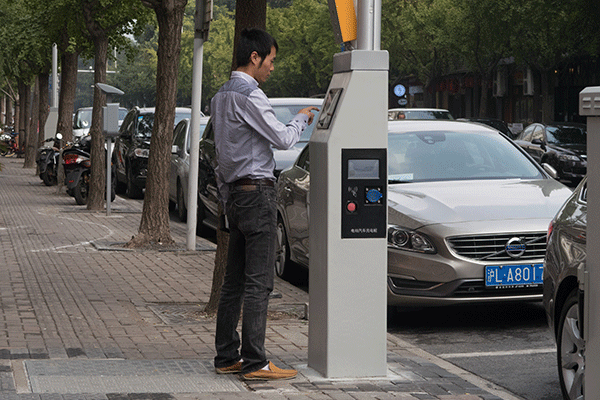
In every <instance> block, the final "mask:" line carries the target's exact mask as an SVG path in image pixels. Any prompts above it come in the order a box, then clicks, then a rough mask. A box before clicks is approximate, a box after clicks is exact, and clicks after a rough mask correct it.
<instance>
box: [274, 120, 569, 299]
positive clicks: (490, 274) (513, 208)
mask: <svg viewBox="0 0 600 400" xmlns="http://www.w3.org/2000/svg"><path fill="white" fill-rule="evenodd" d="M388 126H389V135H388V172H389V173H388V182H389V184H388V304H389V305H393V306H441V305H450V304H457V303H473V302H497V301H529V300H541V298H542V272H543V260H544V254H545V250H546V230H547V227H548V224H549V222H550V220H551V219H552V218H553V217H554V215H555V214H556V212H557V211H558V210H559V208H560V207H561V205H562V204H563V203H564V202H565V200H566V199H567V198H568V197H569V195H570V194H571V190H570V189H569V188H567V187H566V186H564V185H562V184H561V183H559V182H557V181H556V180H554V179H552V178H551V177H550V175H549V174H548V173H546V172H545V170H544V168H543V167H541V166H539V165H538V164H537V163H535V162H534V161H533V159H532V158H531V157H529V156H528V155H527V154H526V153H525V152H523V151H522V150H521V149H520V148H519V147H518V146H516V145H515V144H514V143H513V142H512V141H510V140H509V139H507V138H506V137H504V136H503V135H500V134H499V133H498V131H496V130H494V129H491V128H488V127H486V126H483V125H480V124H474V123H468V122H458V121H402V122H395V121H390V122H389V125H388ZM309 151H310V149H309V148H308V146H307V147H306V148H305V149H304V150H303V151H302V153H300V155H299V157H298V159H297V160H296V162H295V163H294V165H293V166H292V167H290V168H289V169H287V170H284V171H282V173H281V175H280V177H279V180H278V183H277V194H278V211H279V223H278V237H279V246H278V249H279V250H278V260H277V264H276V273H277V274H278V275H279V276H284V277H285V276H286V275H287V274H288V273H289V267H290V266H291V264H292V262H293V263H296V264H300V265H301V266H304V267H308V265H309V256H308V254H309V253H308V250H309V245H308V240H309V237H308V224H309V220H310V205H309V204H308V199H309V196H308V190H309V186H310V154H309Z"/></svg>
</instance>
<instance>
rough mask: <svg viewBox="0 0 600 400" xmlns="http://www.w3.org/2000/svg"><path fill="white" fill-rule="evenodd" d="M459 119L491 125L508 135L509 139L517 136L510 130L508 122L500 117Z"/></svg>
mask: <svg viewBox="0 0 600 400" xmlns="http://www.w3.org/2000/svg"><path fill="white" fill-rule="evenodd" d="M459 121H470V122H477V123H480V124H485V125H487V126H491V127H492V128H494V129H496V130H498V131H500V132H502V133H504V134H505V135H506V136H508V137H509V138H511V139H514V138H516V136H517V135H515V134H514V133H513V132H512V131H511V130H510V128H509V127H508V124H507V123H506V122H504V121H502V120H501V119H497V118H461V119H459Z"/></svg>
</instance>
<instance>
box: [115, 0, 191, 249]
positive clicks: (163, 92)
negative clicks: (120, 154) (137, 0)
mask: <svg viewBox="0 0 600 400" xmlns="http://www.w3.org/2000/svg"><path fill="white" fill-rule="evenodd" d="M150 4H151V7H152V8H153V9H154V12H155V13H156V18H157V20H158V52H157V57H158V63H157V68H156V109H155V115H154V126H153V127H152V140H151V141H150V155H149V158H148V175H147V177H146V193H145V196H144V206H143V209H142V219H141V221H140V228H139V231H138V234H137V235H136V236H135V237H133V238H132V239H131V240H130V241H129V243H127V245H126V246H127V247H143V246H146V245H148V244H158V245H161V246H171V245H173V244H174V240H173V238H172V237H171V229H170V226H169V191H168V189H169V188H168V185H169V164H170V162H171V150H170V149H171V142H172V141H173V127H174V125H175V107H176V105H177V74H178V72H179V53H180V49H181V28H182V26H183V14H184V12H185V6H186V4H187V0H164V1H155V2H152V3H150Z"/></svg>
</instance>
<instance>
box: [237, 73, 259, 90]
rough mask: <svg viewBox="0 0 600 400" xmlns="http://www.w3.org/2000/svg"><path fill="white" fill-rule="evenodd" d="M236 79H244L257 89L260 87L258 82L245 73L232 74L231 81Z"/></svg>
mask: <svg viewBox="0 0 600 400" xmlns="http://www.w3.org/2000/svg"><path fill="white" fill-rule="evenodd" d="M234 78H240V79H243V80H245V81H246V82H248V83H251V84H253V85H255V86H256V87H258V81H257V80H256V79H254V78H253V77H251V76H250V75H248V74H247V73H245V72H242V71H233V72H231V79H234Z"/></svg>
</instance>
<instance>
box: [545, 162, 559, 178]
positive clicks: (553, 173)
mask: <svg viewBox="0 0 600 400" xmlns="http://www.w3.org/2000/svg"><path fill="white" fill-rule="evenodd" d="M542 168H544V171H546V172H547V173H548V175H550V176H551V177H552V178H554V179H558V172H557V171H556V170H555V169H554V167H552V166H551V165H550V164H547V163H542Z"/></svg>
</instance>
